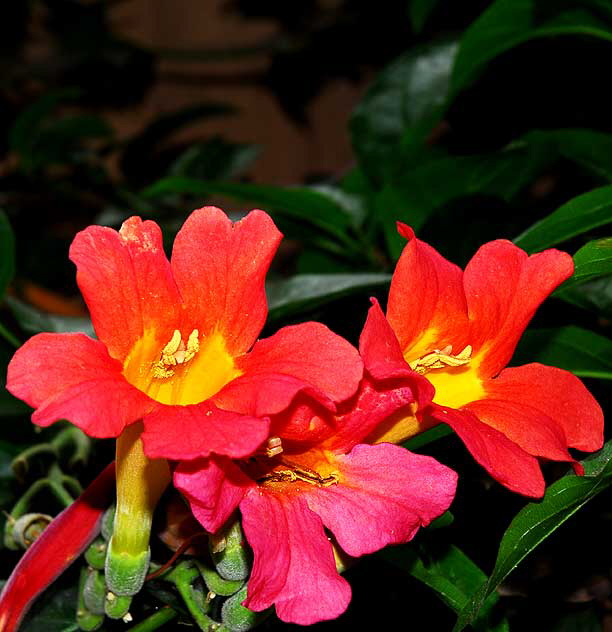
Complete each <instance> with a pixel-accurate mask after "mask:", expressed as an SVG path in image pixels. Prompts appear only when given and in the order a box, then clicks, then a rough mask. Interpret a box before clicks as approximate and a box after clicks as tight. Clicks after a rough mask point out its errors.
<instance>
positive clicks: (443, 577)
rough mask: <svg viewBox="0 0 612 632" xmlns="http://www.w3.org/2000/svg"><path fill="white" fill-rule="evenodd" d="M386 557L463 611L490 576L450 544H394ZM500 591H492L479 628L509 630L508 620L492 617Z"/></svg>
mask: <svg viewBox="0 0 612 632" xmlns="http://www.w3.org/2000/svg"><path fill="white" fill-rule="evenodd" d="M381 555H382V557H384V558H385V559H387V560H388V561H390V562H392V563H393V564H395V565H396V566H399V567H400V568H403V569H405V570H406V571H407V572H408V573H410V575H412V576H413V577H415V578H416V579H418V580H419V581H421V582H423V583H424V584H426V585H427V586H429V587H430V588H432V589H433V590H435V592H436V593H437V594H438V596H439V597H440V599H441V600H442V601H443V602H444V603H445V604H446V605H447V606H448V607H449V608H451V609H452V610H454V611H455V612H459V611H460V610H461V609H462V608H463V607H464V606H465V604H466V603H467V601H468V599H469V597H470V595H472V594H473V592H474V591H475V590H476V589H477V588H478V587H479V586H481V585H482V583H483V582H484V581H486V579H487V576H486V575H485V574H484V573H483V572H482V571H481V570H480V568H478V566H476V564H474V562H472V560H471V559H470V558H469V557H468V556H467V555H465V553H463V551H461V550H460V549H458V548H457V547H455V546H453V545H448V546H446V547H444V548H443V549H442V550H433V549H432V550H428V549H426V548H425V547H424V546H422V547H420V550H419V549H417V547H415V546H414V545H413V544H409V545H405V546H402V547H393V548H389V549H385V550H384V551H382V552H381ZM496 602H497V595H491V596H490V597H489V600H488V601H487V603H486V606H485V609H484V610H483V612H482V614H481V616H480V618H479V619H478V620H476V621H475V622H474V628H475V629H476V630H482V631H483V632H484V631H485V630H486V631H487V632H502V631H505V630H508V624H507V622H506V621H500V622H498V623H492V621H489V617H490V615H491V610H492V608H493V606H494V605H495V603H496Z"/></svg>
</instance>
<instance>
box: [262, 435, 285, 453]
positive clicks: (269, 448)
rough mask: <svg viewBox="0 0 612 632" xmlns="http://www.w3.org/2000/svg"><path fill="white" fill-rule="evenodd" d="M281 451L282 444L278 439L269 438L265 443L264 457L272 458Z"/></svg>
mask: <svg viewBox="0 0 612 632" xmlns="http://www.w3.org/2000/svg"><path fill="white" fill-rule="evenodd" d="M282 451H283V442H282V441H281V439H280V437H270V438H269V439H268V442H267V443H266V456H267V457H268V458H272V457H273V456H276V455H277V454H280V453H281V452H282Z"/></svg>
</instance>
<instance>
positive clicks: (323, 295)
mask: <svg viewBox="0 0 612 632" xmlns="http://www.w3.org/2000/svg"><path fill="white" fill-rule="evenodd" d="M390 280H391V276H390V275H388V274H299V275H296V276H294V277H292V278H290V279H286V280H283V281H270V282H268V283H267V284H266V293H267V296H268V307H269V310H270V313H269V317H270V318H271V319H276V318H284V317H287V316H289V315H292V314H296V313H299V312H301V311H303V310H305V309H308V310H312V309H314V308H316V307H318V306H320V305H323V304H325V303H328V302H330V301H332V300H335V299H337V298H340V297H342V296H347V295H349V294H353V293H356V292H362V293H364V292H366V291H367V290H372V289H374V288H377V287H384V286H386V285H388V284H389V282H390ZM364 305H365V303H364Z"/></svg>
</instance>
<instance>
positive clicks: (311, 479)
mask: <svg viewBox="0 0 612 632" xmlns="http://www.w3.org/2000/svg"><path fill="white" fill-rule="evenodd" d="M283 465H288V466H289V467H290V468H291V469H287V470H274V471H272V472H270V473H269V474H266V475H265V476H262V477H261V478H259V479H258V480H257V482H258V483H265V482H271V483H295V482H296V481H302V482H304V483H308V484H309V485H316V486H317V487H329V486H330V485H336V484H337V483H338V481H339V480H340V477H339V475H338V473H337V472H331V474H330V475H329V476H321V475H320V474H319V473H318V472H315V471H314V470H311V469H310V468H309V467H305V466H302V465H300V466H298V465H293V464H289V463H283Z"/></svg>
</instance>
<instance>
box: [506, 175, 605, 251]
mask: <svg viewBox="0 0 612 632" xmlns="http://www.w3.org/2000/svg"><path fill="white" fill-rule="evenodd" d="M610 223H612V186H605V187H601V188H599V189H594V190H593V191H589V192H588V193H583V194H582V195H579V196H578V197H575V198H573V199H572V200H570V201H569V202H566V203H565V204H563V206H560V207H559V208H558V209H557V210H556V211H554V212H553V213H551V214H550V215H548V216H547V217H545V218H544V219H542V220H540V221H539V222H537V223H535V224H534V225H533V226H531V227H529V228H528V229H527V230H526V231H524V232H523V233H522V234H521V235H519V236H518V237H517V238H516V239H515V240H514V243H515V244H516V245H517V246H520V247H521V248H523V249H524V250H526V251H527V252H536V251H538V250H544V249H545V248H549V247H550V246H554V245H556V244H559V243H561V242H563V241H566V240H567V239H571V238H572V237H575V236H576V235H581V234H582V233H585V232H587V231H589V230H592V229H594V228H597V227H599V226H604V225H606V224H610Z"/></svg>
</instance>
